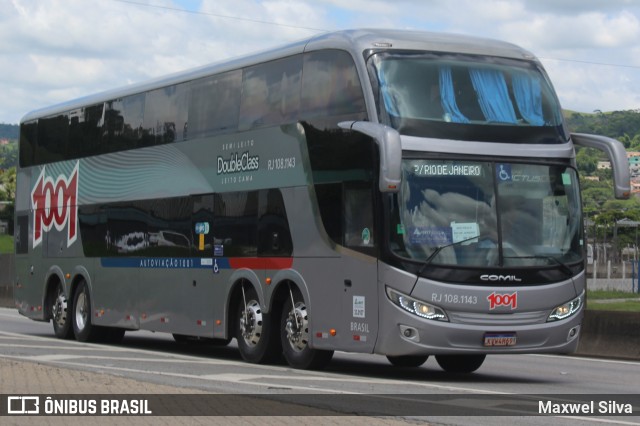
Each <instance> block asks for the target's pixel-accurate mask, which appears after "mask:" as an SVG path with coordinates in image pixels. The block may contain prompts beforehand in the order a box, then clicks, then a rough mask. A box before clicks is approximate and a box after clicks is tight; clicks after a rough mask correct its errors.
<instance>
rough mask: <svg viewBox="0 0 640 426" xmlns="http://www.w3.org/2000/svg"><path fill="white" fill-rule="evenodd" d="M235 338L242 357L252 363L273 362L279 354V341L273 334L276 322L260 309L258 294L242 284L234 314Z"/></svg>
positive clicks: (249, 286) (250, 287)
mask: <svg viewBox="0 0 640 426" xmlns="http://www.w3.org/2000/svg"><path fill="white" fill-rule="evenodd" d="M236 320H237V322H236V340H237V341H238V349H239V350H240V355H241V356H242V359H244V360H245V361H247V362H251V363H254V364H263V363H268V362H273V361H275V360H276V359H277V357H278V356H280V348H279V343H280V341H279V340H278V339H277V336H276V335H274V332H273V330H275V329H276V324H274V321H273V319H272V317H271V315H270V314H267V313H266V312H264V311H263V310H262V307H261V306H260V301H259V299H258V294H257V293H256V291H255V290H254V289H253V287H252V286H251V285H247V286H245V285H244V284H243V288H242V295H241V299H240V302H239V303H238V310H237V315H236Z"/></svg>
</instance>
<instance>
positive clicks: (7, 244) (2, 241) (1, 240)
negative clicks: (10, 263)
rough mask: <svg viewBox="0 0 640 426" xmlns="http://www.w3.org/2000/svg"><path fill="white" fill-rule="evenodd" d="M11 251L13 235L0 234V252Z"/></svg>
mask: <svg viewBox="0 0 640 426" xmlns="http://www.w3.org/2000/svg"><path fill="white" fill-rule="evenodd" d="M6 253H13V237H12V236H11V235H2V234H0V254H6Z"/></svg>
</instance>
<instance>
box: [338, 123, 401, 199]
mask: <svg viewBox="0 0 640 426" xmlns="http://www.w3.org/2000/svg"><path fill="white" fill-rule="evenodd" d="M338 126H340V127H341V128H343V129H348V130H353V131H356V132H359V133H362V134H364V135H367V136H370V137H372V138H373V140H374V141H375V142H376V144H378V152H379V153H380V171H379V172H380V173H379V174H380V179H379V181H378V187H379V188H380V192H398V191H399V190H400V182H401V180H402V177H401V176H402V143H401V142H400V133H398V132H397V131H396V130H395V129H392V128H391V127H389V126H385V125H384V124H377V123H370V122H368V121H342V122H340V123H338Z"/></svg>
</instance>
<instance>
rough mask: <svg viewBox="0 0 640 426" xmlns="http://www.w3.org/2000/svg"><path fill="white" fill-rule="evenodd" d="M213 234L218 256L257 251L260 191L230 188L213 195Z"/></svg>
mask: <svg viewBox="0 0 640 426" xmlns="http://www.w3.org/2000/svg"><path fill="white" fill-rule="evenodd" d="M213 204H214V213H215V222H214V226H213V237H214V244H215V253H216V255H218V256H226V257H242V256H249V257H252V256H256V255H257V246H258V244H257V232H256V230H257V219H258V192H257V191H252V192H231V193H226V194H216V195H215V196H214V203H213Z"/></svg>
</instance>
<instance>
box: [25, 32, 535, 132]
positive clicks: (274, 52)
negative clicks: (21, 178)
mask: <svg viewBox="0 0 640 426" xmlns="http://www.w3.org/2000/svg"><path fill="white" fill-rule="evenodd" d="M331 48H333V49H343V50H346V51H349V52H351V54H352V55H353V56H354V57H358V55H361V54H362V52H364V51H365V50H369V49H385V50H392V49H393V50H424V51H434V52H455V53H464V54H475V55H488V56H499V57H507V58H514V59H528V60H535V56H534V55H533V54H531V53H530V52H528V51H526V50H524V49H522V48H520V47H518V46H516V45H514V44H511V43H506V42H503V41H498V40H492V39H486V38H479V37H471V36H465V35H459V34H446V33H434V32H425V31H406V30H378V29H359V30H344V31H337V32H330V33H323V34H320V35H315V36H312V37H309V38H306V39H303V40H300V41H297V42H294V43H291V44H287V45H284V46H280V47H277V48H273V49H269V50H266V51H262V52H258V53H254V54H250V55H247V56H242V57H238V58H233V59H228V60H224V61H220V62H215V63H211V64H207V65H204V66H201V67H198V68H194V69H190V70H185V71H180V72H177V73H174V74H170V75H167V76H162V77H159V78H155V79H151V80H148V81H145V82H141V83H134V84H131V85H127V86H124V87H120V88H116V89H111V90H107V91H104V92H100V93H96V94H92V95H89V96H85V97H82V98H77V99H74V100H70V101H67V102H63V103H60V104H56V105H52V106H48V107H45V108H40V109H37V110H34V111H31V112H29V113H27V114H26V115H25V116H24V117H23V118H22V120H21V122H25V121H30V120H34V119H37V118H40V117H48V116H52V115H55V114H59V113H62V112H66V111H69V110H73V109H77V108H81V107H83V106H89V105H95V104H98V103H101V102H105V101H109V100H113V99H119V98H122V97H125V96H129V95H134V94H137V93H142V92H145V91H148V90H153V89H156V88H160V87H164V86H169V85H173V84H179V83H184V82H188V81H191V80H195V79H198V78H203V77H206V76H209V75H212V74H217V73H222V72H225V71H230V70H234V69H239V68H243V67H246V66H250V65H253V64H258V63H262V62H268V61H271V60H275V59H278V58H282V57H286V56H291V55H295V54H298V53H302V52H306V51H314V50H321V49H331Z"/></svg>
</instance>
